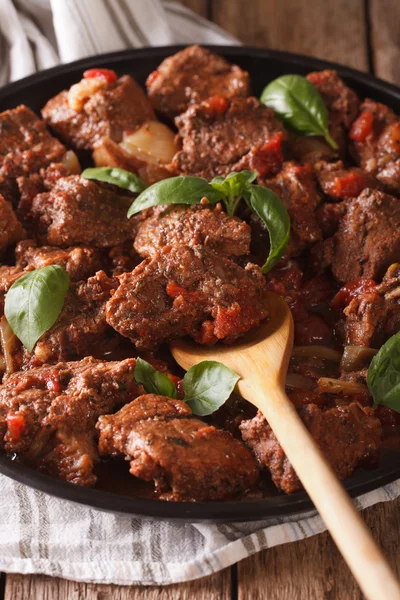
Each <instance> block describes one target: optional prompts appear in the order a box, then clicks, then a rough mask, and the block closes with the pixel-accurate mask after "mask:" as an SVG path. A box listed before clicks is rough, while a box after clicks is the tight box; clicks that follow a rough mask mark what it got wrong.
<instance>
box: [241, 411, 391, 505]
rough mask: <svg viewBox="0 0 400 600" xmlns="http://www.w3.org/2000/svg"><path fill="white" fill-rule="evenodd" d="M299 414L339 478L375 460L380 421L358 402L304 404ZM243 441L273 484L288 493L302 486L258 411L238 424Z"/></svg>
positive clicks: (379, 436)
mask: <svg viewBox="0 0 400 600" xmlns="http://www.w3.org/2000/svg"><path fill="white" fill-rule="evenodd" d="M297 411H298V413H299V416H300V417H301V419H302V421H303V423H304V424H305V426H306V427H307V429H308V430H309V432H310V433H311V435H312V437H313V438H314V440H315V441H316V443H317V444H318V446H319V448H320V449H321V451H322V452H323V454H324V455H325V457H326V458H327V460H328V462H329V463H330V465H331V466H332V468H333V470H334V471H335V473H336V475H337V476H338V477H339V478H340V479H346V478H347V477H350V475H351V474H352V473H353V471H354V469H355V468H356V467H357V466H358V465H359V464H360V463H363V462H364V463H366V462H372V463H373V462H376V460H377V458H378V452H379V447H380V438H381V424H380V422H379V420H378V419H377V418H376V417H374V414H373V413H374V411H373V410H372V409H370V408H365V407H363V406H361V404H359V403H357V402H352V403H351V404H348V405H344V404H338V406H335V407H333V408H325V407H319V406H317V405H316V404H307V405H305V406H302V407H299V408H297ZM239 428H240V430H241V432H242V438H243V440H244V442H245V443H246V444H247V445H248V446H249V448H251V449H252V451H253V452H254V454H255V456H256V458H257V462H258V464H259V466H260V468H262V467H267V469H268V470H269V472H270V473H271V477H272V481H273V482H274V484H275V485H276V487H277V488H278V489H280V490H282V491H283V492H285V493H287V494H291V493H293V492H296V491H298V490H300V489H302V485H301V482H300V480H299V479H298V477H297V475H296V473H295V471H294V469H293V467H292V465H291V464H290V462H289V460H288V459H287V457H286V455H285V453H284V451H283V448H282V447H281V445H280V444H279V442H278V440H277V439H276V437H275V434H274V432H273V431H272V429H271V427H270V426H269V424H268V422H267V421H266V419H265V417H264V416H263V415H262V413H261V412H258V413H257V415H256V416H255V417H254V419H251V420H250V421H243V422H242V423H241V425H240V426H239Z"/></svg>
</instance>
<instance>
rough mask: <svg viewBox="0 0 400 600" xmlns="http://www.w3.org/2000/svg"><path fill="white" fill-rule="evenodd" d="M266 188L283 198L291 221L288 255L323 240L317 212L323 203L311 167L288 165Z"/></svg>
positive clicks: (268, 181)
mask: <svg viewBox="0 0 400 600" xmlns="http://www.w3.org/2000/svg"><path fill="white" fill-rule="evenodd" d="M266 185H267V186H268V187H269V188H271V189H272V190H273V191H275V193H276V194H277V195H278V196H279V197H280V199H281V200H282V202H283V203H284V205H285V206H286V208H287V210H288V212H289V215H290V220H291V232H290V242H289V247H288V253H289V254H290V255H291V256H296V255H298V254H299V253H300V252H301V251H302V250H304V248H306V247H307V246H309V245H311V244H314V243H315V242H317V241H318V240H320V239H321V237H322V235H321V229H320V227H319V225H318V222H317V219H316V216H315V211H316V209H317V207H318V205H319V204H320V202H321V195H320V194H319V193H318V191H317V188H316V185H315V181H314V177H313V173H312V170H311V167H310V166H308V165H305V166H301V165H298V164H296V163H295V162H286V163H284V165H283V168H282V170H281V171H280V172H279V173H278V175H277V176H276V177H275V178H274V179H269V180H267V182H266Z"/></svg>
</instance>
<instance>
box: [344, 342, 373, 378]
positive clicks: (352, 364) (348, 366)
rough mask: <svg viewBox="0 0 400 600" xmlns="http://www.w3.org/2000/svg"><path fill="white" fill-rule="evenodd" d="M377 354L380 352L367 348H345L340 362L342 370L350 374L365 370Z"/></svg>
mask: <svg viewBox="0 0 400 600" xmlns="http://www.w3.org/2000/svg"><path fill="white" fill-rule="evenodd" d="M377 352H378V350H375V349H374V348H367V347H366V346H345V347H344V351H343V356H342V360H341V362H340V370H341V371H346V373H350V372H351V371H360V370H361V369H365V368H366V367H368V365H369V363H370V362H371V360H372V359H373V357H374V356H375V354H376V353H377Z"/></svg>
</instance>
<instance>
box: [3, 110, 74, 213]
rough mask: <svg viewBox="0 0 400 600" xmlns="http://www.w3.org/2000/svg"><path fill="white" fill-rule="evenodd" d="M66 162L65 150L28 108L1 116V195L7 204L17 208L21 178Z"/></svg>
mask: <svg viewBox="0 0 400 600" xmlns="http://www.w3.org/2000/svg"><path fill="white" fill-rule="evenodd" d="M64 160H66V161H67V162H68V153H67V151H66V148H65V147H64V146H63V145H62V144H61V143H60V142H59V141H58V140H57V139H56V138H54V137H52V136H51V135H50V133H49V132H48V131H47V129H46V124H45V123H44V121H41V120H40V119H39V118H38V117H37V116H36V115H35V114H34V113H33V112H32V111H31V110H30V109H29V108H27V107H26V106H23V105H21V106H19V107H18V108H14V109H13V110H6V111H4V112H2V113H0V193H1V194H3V196H4V197H5V199H6V200H8V201H9V202H13V204H14V205H16V204H17V202H18V200H19V191H18V186H17V178H18V177H27V176H30V175H31V174H32V173H40V171H41V170H42V169H46V167H48V166H49V165H50V164H52V163H60V162H63V161H64ZM70 172H74V171H68V173H70Z"/></svg>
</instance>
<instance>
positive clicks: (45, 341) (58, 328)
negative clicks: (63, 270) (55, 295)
mask: <svg viewBox="0 0 400 600" xmlns="http://www.w3.org/2000/svg"><path fill="white" fill-rule="evenodd" d="M115 285H116V282H115V280H113V279H110V278H109V277H107V275H106V274H105V273H104V271H99V272H97V273H96V275H94V276H93V277H90V278H89V279H88V280H87V281H79V282H77V283H71V284H70V286H69V290H68V292H67V295H66V297H65V301H64V306H63V309H62V311H61V313H60V315H59V317H58V319H57V321H56V322H55V323H54V325H53V326H52V327H51V328H50V329H49V330H48V331H46V332H45V333H44V334H43V335H42V336H41V338H40V339H39V340H38V341H37V343H36V345H35V347H34V348H33V350H32V352H29V351H28V350H27V349H26V348H24V347H20V348H17V349H16V352H15V355H14V356H13V362H14V369H15V370H18V369H21V368H23V369H27V368H31V367H35V366H39V365H41V364H44V363H49V364H54V363H57V362H58V361H65V360H78V359H80V358H83V357H85V356H91V355H93V354H96V353H100V354H101V353H104V352H106V350H107V349H109V348H112V347H115V346H116V344H117V340H116V339H115V332H114V331H113V330H112V329H111V327H109V326H108V324H107V322H106V316H105V306H106V302H107V300H108V299H109V298H110V294H111V290H112V289H113V288H114V287H115Z"/></svg>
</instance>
